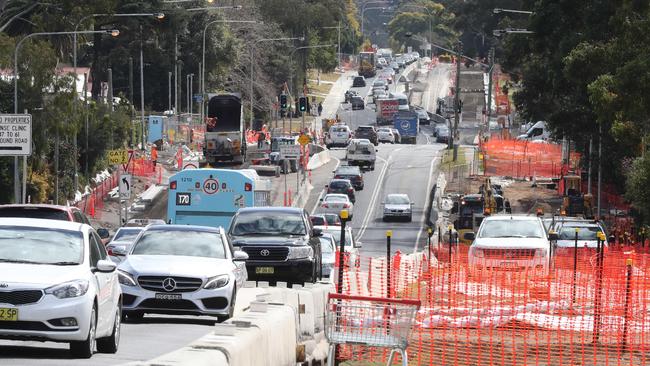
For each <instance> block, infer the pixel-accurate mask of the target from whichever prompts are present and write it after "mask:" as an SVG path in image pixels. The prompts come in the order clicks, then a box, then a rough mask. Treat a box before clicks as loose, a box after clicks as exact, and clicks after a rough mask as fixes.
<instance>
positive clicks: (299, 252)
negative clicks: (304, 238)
mask: <svg viewBox="0 0 650 366" xmlns="http://www.w3.org/2000/svg"><path fill="white" fill-rule="evenodd" d="M313 255H314V250H313V249H312V248H311V247H307V246H302V247H290V248H289V255H288V256H287V259H304V258H310V257H312V256H313Z"/></svg>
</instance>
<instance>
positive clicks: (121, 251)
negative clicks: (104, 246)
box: [111, 245, 127, 257]
mask: <svg viewBox="0 0 650 366" xmlns="http://www.w3.org/2000/svg"><path fill="white" fill-rule="evenodd" d="M126 254H127V250H126V248H125V247H123V246H121V245H118V246H114V247H112V248H111V255H113V256H116V257H124V256H126Z"/></svg>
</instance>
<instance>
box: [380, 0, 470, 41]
mask: <svg viewBox="0 0 650 366" xmlns="http://www.w3.org/2000/svg"><path fill="white" fill-rule="evenodd" d="M453 22H454V14H453V13H450V12H449V11H447V9H446V8H445V7H444V6H443V5H442V4H440V3H435V2H431V1H415V2H405V3H402V4H401V6H400V7H399V8H398V12H397V15H396V16H395V17H394V18H393V19H392V20H391V21H390V22H389V23H388V29H389V32H390V42H391V45H392V47H393V49H400V48H401V46H402V45H404V46H407V47H408V46H411V47H413V49H418V48H419V46H420V45H421V44H422V39H421V38H420V39H418V38H417V37H414V35H421V36H422V38H425V39H427V40H432V42H433V43H435V44H438V45H441V46H443V47H447V46H449V45H451V44H452V43H453V42H454V41H455V40H456V37H457V34H456V32H455V31H454V30H453V29H452V28H451V25H452V24H453Z"/></svg>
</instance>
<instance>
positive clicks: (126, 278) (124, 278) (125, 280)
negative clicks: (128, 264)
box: [117, 269, 136, 286]
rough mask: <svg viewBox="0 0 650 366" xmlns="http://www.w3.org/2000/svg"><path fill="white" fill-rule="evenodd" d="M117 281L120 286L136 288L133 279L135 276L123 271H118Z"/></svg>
mask: <svg viewBox="0 0 650 366" xmlns="http://www.w3.org/2000/svg"><path fill="white" fill-rule="evenodd" d="M117 280H118V281H119V282H120V285H124V286H135V285H136V283H135V279H134V278H133V275H132V274H130V273H129V272H126V271H122V270H119V269H118V270H117Z"/></svg>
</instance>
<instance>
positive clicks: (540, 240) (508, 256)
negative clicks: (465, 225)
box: [468, 215, 550, 275]
mask: <svg viewBox="0 0 650 366" xmlns="http://www.w3.org/2000/svg"><path fill="white" fill-rule="evenodd" d="M468 255H469V258H468V259H469V270H470V274H472V275H477V274H479V273H481V272H482V271H491V270H492V271H528V272H532V273H533V274H538V275H546V274H547V273H548V269H549V256H550V245H549V238H548V237H547V236H546V230H544V225H543V223H542V220H541V219H540V218H539V217H537V216H526V215H495V216H489V217H486V218H485V219H483V221H482V222H481V226H480V227H479V229H478V233H477V234H476V237H475V238H474V242H473V243H472V245H471V246H470V248H469V254H468Z"/></svg>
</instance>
